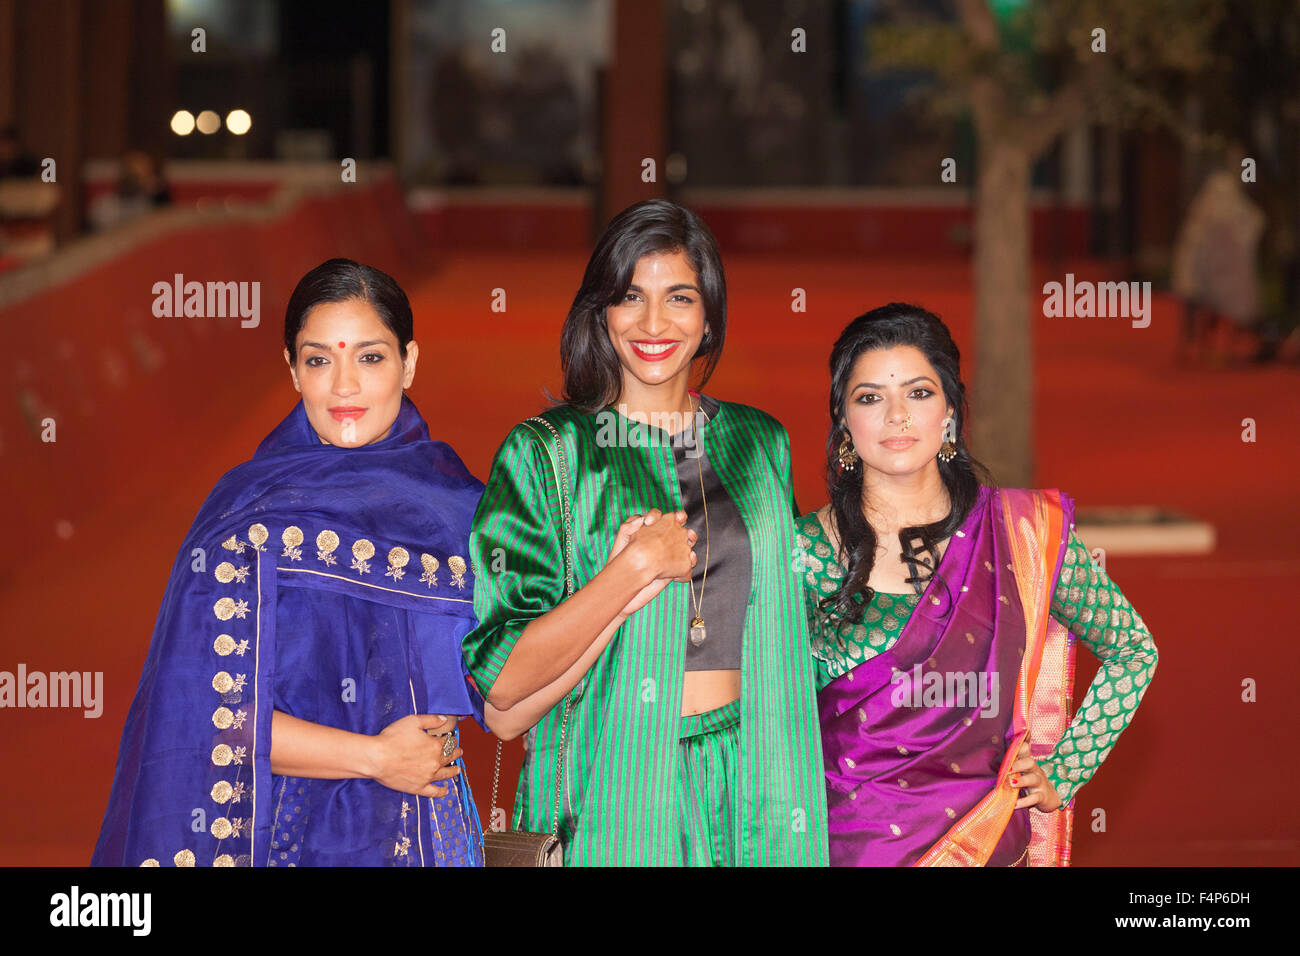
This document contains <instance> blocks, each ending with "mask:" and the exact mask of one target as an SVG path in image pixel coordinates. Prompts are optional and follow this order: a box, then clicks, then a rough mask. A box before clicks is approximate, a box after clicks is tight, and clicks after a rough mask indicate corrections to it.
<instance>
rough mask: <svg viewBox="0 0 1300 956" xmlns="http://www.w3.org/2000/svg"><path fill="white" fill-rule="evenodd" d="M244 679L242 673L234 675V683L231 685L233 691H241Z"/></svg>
mask: <svg viewBox="0 0 1300 956" xmlns="http://www.w3.org/2000/svg"><path fill="white" fill-rule="evenodd" d="M244 679H245V678H244V675H243V674H236V675H235V683H234V685H233V686H234V691H235V693H237V694H238V693H240V692H242V691H243V689H244Z"/></svg>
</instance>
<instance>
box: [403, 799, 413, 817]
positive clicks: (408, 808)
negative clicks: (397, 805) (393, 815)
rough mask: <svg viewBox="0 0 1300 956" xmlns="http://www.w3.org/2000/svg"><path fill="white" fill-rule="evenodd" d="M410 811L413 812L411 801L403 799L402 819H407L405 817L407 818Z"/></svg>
mask: <svg viewBox="0 0 1300 956" xmlns="http://www.w3.org/2000/svg"><path fill="white" fill-rule="evenodd" d="M410 812H411V805H410V804H409V803H407V802H406V801H405V800H403V801H402V819H403V820H405V819H406V815H407V814H408V813H410Z"/></svg>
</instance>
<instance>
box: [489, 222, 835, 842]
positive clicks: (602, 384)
mask: <svg viewBox="0 0 1300 956" xmlns="http://www.w3.org/2000/svg"><path fill="white" fill-rule="evenodd" d="M725 334H726V286H725V280H724V278H723V272H722V263H721V261H720V259H719V256H718V251H717V246H716V244H715V243H714V240H713V236H712V235H711V234H710V232H709V230H708V227H707V226H705V224H704V223H703V221H702V220H701V219H700V218H699V217H698V216H696V215H695V214H694V213H692V212H690V211H689V210H686V209H684V208H682V207H680V206H677V205H675V204H673V203H670V202H666V201H662V200H650V201H647V202H643V203H638V204H637V205H635V206H632V207H630V208H628V209H626V210H624V211H623V212H622V213H621V214H620V215H619V216H617V217H616V218H615V219H614V220H613V221H612V222H611V223H610V224H609V226H608V227H607V228H606V230H605V232H604V234H603V235H602V236H601V238H600V240H599V242H598V243H597V246H596V249H595V251H594V252H593V253H592V256H591V259H590V261H589V262H588V264H587V271H586V274H585V276H584V277H583V281H582V286H581V288H580V289H579V290H578V293H577V295H576V297H575V298H574V302H573V306H572V308H571V309H570V311H569V315H568V318H567V320H566V321H565V324H564V329H563V332H562V335H561V347H560V355H561V365H562V368H563V370H564V396H563V401H562V402H561V403H559V404H557V405H556V406H555V407H553V408H551V409H549V410H548V411H546V412H545V413H544V415H543V416H542V417H543V418H544V421H542V422H537V421H530V422H525V423H523V424H521V425H519V426H517V427H516V428H515V429H514V430H512V431H511V432H510V434H509V435H508V436H507V437H506V440H505V442H504V443H503V444H502V446H501V448H500V450H499V451H498V453H497V456H496V459H495V461H494V462H493V464H492V472H491V475H490V476H489V478H488V482H487V488H486V489H485V491H484V494H483V498H482V501H481V502H480V504H479V508H478V511H477V513H476V515H475V517H474V531H473V534H472V537H471V541H470V551H471V554H472V557H473V560H474V563H475V565H476V566H477V567H478V568H479V569H481V573H479V574H478V575H476V577H475V586H474V609H475V612H476V613H477V615H478V618H479V624H478V626H477V627H476V628H475V629H474V630H472V631H471V632H470V633H469V635H468V636H467V637H466V638H465V643H464V648H465V655H466V659H467V661H468V664H469V668H470V671H471V673H472V674H473V676H474V679H475V681H476V682H477V683H478V686H479V689H480V690H481V691H482V693H483V695H484V697H485V698H486V700H487V707H486V713H487V720H488V724H489V726H490V727H491V728H492V730H493V731H494V732H495V733H496V734H497V735H498V736H500V737H502V738H503V739H507V740H509V739H512V738H514V737H517V736H520V735H521V734H527V739H526V742H525V745H526V748H527V757H526V759H525V762H524V768H523V772H522V774H521V777H520V781H519V787H518V791H517V796H516V802H515V809H514V816H513V825H514V827H516V828H518V829H524V830H531V831H533V832H549V831H550V830H551V829H552V819H553V815H554V814H555V812H556V802H557V796H556V792H557V775H561V776H560V777H559V780H560V782H561V783H562V786H561V787H560V789H561V791H562V799H560V800H559V801H558V803H559V809H558V817H559V827H558V833H559V836H560V838H561V840H562V842H563V843H564V847H565V862H566V864H568V865H625V864H633V865H675V864H677V865H680V864H685V865H702V866H709V865H715V866H729V865H738V866H743V865H825V864H826V862H827V846H826V794H825V785H824V782H823V780H822V767H821V759H822V758H821V739H820V736H819V730H818V722H817V712H816V689H815V678H814V673H813V667H812V662H811V660H810V659H809V657H808V654H807V646H808V645H807V640H808V632H807V621H806V618H805V616H804V613H803V606H802V604H801V601H802V597H801V594H800V590H799V588H800V583H799V581H798V579H797V577H796V576H795V574H793V573H792V569H793V551H794V527H793V493H792V489H791V470H790V442H789V436H788V435H787V433H786V430H785V429H784V428H783V427H782V426H781V424H780V423H779V422H777V421H776V420H775V419H774V418H772V417H771V416H770V415H768V414H766V413H765V412H762V411H759V410H758V409H755V408H750V407H748V406H745V405H738V404H735V403H732V402H723V401H719V400H717V399H714V398H712V397H711V396H709V395H704V394H701V393H699V392H697V391H693V390H692V389H691V388H690V378H691V373H692V369H693V367H694V363H695V361H696V360H697V359H698V360H700V364H701V366H702V368H701V369H700V376H699V382H700V385H701V386H702V385H703V383H704V382H706V381H707V380H708V378H709V375H710V374H711V373H712V371H713V370H714V368H715V367H716V365H717V362H718V359H719V357H720V355H721V353H722V345H723V340H724V338H725ZM557 440H558V442H559V444H560V447H561V448H562V450H563V456H562V458H561V457H558V456H555V455H554V452H555V446H554V442H555V441H557ZM560 481H563V482H564V484H565V487H564V495H563V497H562V496H561V495H560V492H559V482H560ZM566 504H567V505H568V508H570V509H571V510H568V509H566ZM566 511H567V514H566ZM566 527H567V529H568V534H569V536H570V540H571V548H572V556H571V567H569V568H566V561H565V548H564V541H565V534H566ZM570 570H571V572H572V576H573V581H572V584H573V589H574V590H573V594H572V596H571V597H567V598H566V593H567V590H566V573H567V572H568V571H570ZM566 700H567V701H568V707H567V708H566ZM566 709H567V711H568V716H567V720H566V716H565V714H566ZM562 739H563V740H564V745H563V750H564V754H563V759H561V753H560V750H561V740H562Z"/></svg>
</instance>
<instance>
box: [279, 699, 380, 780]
mask: <svg viewBox="0 0 1300 956" xmlns="http://www.w3.org/2000/svg"><path fill="white" fill-rule="evenodd" d="M373 743H374V738H373V737H371V736H369V735H368V734H354V733H352V732H351V731H347V730H340V729H339V728H337V727H326V726H325V725H324V724H314V723H312V722H311V721H308V720H302V719H301V718H298V717H293V716H291V715H290V714H286V713H284V712H283V711H280V710H277V711H273V712H272V714H271V772H272V773H275V774H279V775H281V776H284V777H310V778H314V779H318V780H345V779H347V778H350V777H366V778H369V777H370V776H371V775H372V773H373V767H372V766H371V764H372V757H371V753H372V751H371V748H372V746H373Z"/></svg>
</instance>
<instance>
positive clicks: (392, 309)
mask: <svg viewBox="0 0 1300 956" xmlns="http://www.w3.org/2000/svg"><path fill="white" fill-rule="evenodd" d="M351 299H359V300H361V301H362V302H368V303H369V304H370V305H371V306H373V307H374V310H375V311H376V312H378V313H379V318H380V319H381V320H382V321H383V323H384V325H385V326H387V327H388V331H390V332H392V333H393V335H395V336H396V337H397V345H398V349H399V351H400V352H401V354H402V358H403V359H405V358H406V346H407V345H408V344H410V341H411V339H412V338H414V337H415V320H414V318H413V317H412V316H411V303H410V301H409V300H408V299H407V298H406V293H405V292H403V291H402V287H401V286H400V285H398V284H397V280H396V279H394V278H393V277H392V276H390V275H389V274H388V273H386V272H380V271H379V270H378V269H376V268H374V266H366V265H362V264H361V263H360V262H354V261H353V260H351V259H326V260H325V261H324V262H322V263H321V264H320V265H318V266H317V267H316V268H315V269H312V270H311V271H310V272H308V273H307V274H306V275H305V276H303V277H302V278H301V279H299V280H298V284H297V285H296V286H294V289H293V295H291V296H289V304H288V305H287V306H286V307H285V310H284V347H285V348H287V349H288V350H289V361H290V362H296V361H297V360H298V350H297V342H298V333H299V332H301V331H302V324H303V323H304V322H306V321H307V313H309V312H310V311H311V310H312V309H314V308H316V306H318V305H321V304H322V303H324V302H347V301H349V300H351Z"/></svg>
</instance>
